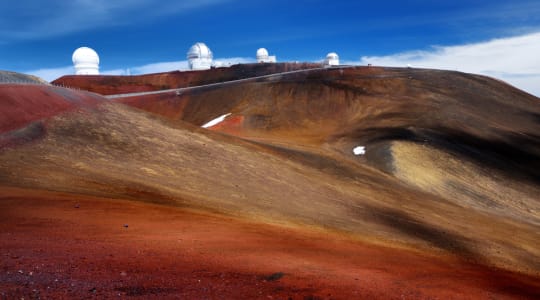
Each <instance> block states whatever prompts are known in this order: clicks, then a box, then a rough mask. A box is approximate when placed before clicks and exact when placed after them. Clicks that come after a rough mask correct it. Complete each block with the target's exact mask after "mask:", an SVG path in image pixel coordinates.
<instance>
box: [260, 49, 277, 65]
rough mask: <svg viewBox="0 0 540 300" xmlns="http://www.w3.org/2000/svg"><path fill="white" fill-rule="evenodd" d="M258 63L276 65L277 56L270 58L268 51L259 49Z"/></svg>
mask: <svg viewBox="0 0 540 300" xmlns="http://www.w3.org/2000/svg"><path fill="white" fill-rule="evenodd" d="M257 62H259V63H275V62H276V56H269V55H268V50H266V49H265V48H259V49H258V50H257Z"/></svg>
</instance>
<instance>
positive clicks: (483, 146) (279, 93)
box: [118, 67, 540, 223]
mask: <svg viewBox="0 0 540 300" xmlns="http://www.w3.org/2000/svg"><path fill="white" fill-rule="evenodd" d="M118 101H120V102H123V103H126V104H129V105H132V106H134V107H137V108H140V109H143V110H146V111H150V112H153V113H156V114H160V115H163V116H166V117H168V118H172V119H181V120H185V121H188V122H191V123H193V124H196V125H200V124H203V123H206V122H207V121H209V120H211V119H213V118H215V117H217V116H220V115H223V114H225V113H232V115H231V116H230V117H228V118H226V119H225V121H224V122H222V123H220V124H218V125H217V126H215V127H214V128H213V129H214V130H218V131H222V132H226V133H230V134H234V135H237V136H242V137H244V138H247V139H251V140H256V141H263V142H270V143H272V144H274V145H281V146H283V147H285V148H291V147H294V148H296V149H297V150H300V151H306V146H307V145H311V148H312V149H313V147H315V148H314V149H320V147H321V146H322V147H323V148H324V149H326V150H325V151H327V153H329V154H330V155H334V156H335V155H337V156H339V157H341V158H339V159H356V160H358V158H354V156H353V155H352V149H353V147H355V146H357V145H364V146H366V147H367V148H368V149H369V151H368V152H367V154H366V156H365V158H360V161H362V162H363V163H367V164H369V165H372V166H374V167H376V168H378V169H380V170H383V171H384V172H387V173H390V174H394V175H395V176H396V177H398V178H400V179H401V180H404V181H405V182H407V183H408V184H411V185H413V186H415V187H417V188H420V189H421V190H423V191H428V192H430V193H435V194H437V195H438V196H442V197H446V198H448V199H454V198H456V200H455V201H456V202H457V203H460V205H466V206H469V207H471V206H472V207H475V208H476V209H483V210H487V211H497V212H500V213H501V214H503V215H507V216H511V217H513V218H518V219H526V220H530V221H532V222H535V223H538V220H539V215H538V212H539V209H540V207H539V203H538V201H536V200H537V197H536V195H537V193H538V184H539V183H540V182H539V181H538V178H540V137H539V135H538V132H539V131H540V122H539V120H540V119H539V116H540V105H539V102H540V101H539V100H538V98H536V97H534V96H531V95H528V94H526V93H524V92H522V91H519V90H517V89H515V88H513V87H511V86H509V85H506V84H504V83H502V82H500V81H497V80H493V79H489V78H486V77H483V76H478V75H471V74H464V73H458V72H448V71H437V70H418V69H388V68H387V69H384V68H373V67H371V68H346V69H331V70H330V69H329V70H322V71H321V70H316V71H310V72H307V73H297V74H290V75H286V76H283V77H281V78H270V79H264V80H259V81H258V82H250V83H242V84H238V85H227V86H223V87H209V88H208V87H206V88H200V89H194V90H188V91H183V92H182V94H181V95H177V94H175V93H169V94H160V95H147V96H139V97H130V98H124V99H119V100H118ZM411 147H412V148H411ZM408 148H411V149H410V150H404V149H408ZM400 149H401V150H400ZM415 149H416V150H415ZM307 151H309V148H307ZM404 151H405V152H404ZM285 152H287V151H285ZM403 153H405V154H404V155H402V154H403ZM436 153H439V154H437V155H435V154H436ZM440 158H444V159H445V161H446V162H441V161H440V160H441V159H440ZM423 159H426V164H428V166H427V167H422V165H421V164H419V162H420V161H421V160H423ZM428 160H430V161H432V162H427V161H428ZM437 160H439V161H437ZM447 162H448V163H447ZM452 162H453V163H452ZM412 166H414V167H417V168H416V169H415V168H411V167H412ZM407 169H408V170H407ZM430 170H431V171H434V170H444V171H443V172H435V173H433V172H432V174H431V175H429V176H428V175H427V174H429V172H428V171H430ZM416 173H419V174H420V173H422V174H426V176H424V178H421V179H420V181H415V178H414V177H415V176H416V175H415V174H416ZM470 182H473V183H474V184H469V183H470ZM514 199H520V200H518V201H516V200H514Z"/></svg>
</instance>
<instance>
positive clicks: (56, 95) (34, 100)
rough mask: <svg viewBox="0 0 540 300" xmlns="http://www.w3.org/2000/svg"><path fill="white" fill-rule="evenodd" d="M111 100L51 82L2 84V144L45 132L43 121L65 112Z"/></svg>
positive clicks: (32, 137) (32, 138) (15, 143)
mask: <svg viewBox="0 0 540 300" xmlns="http://www.w3.org/2000/svg"><path fill="white" fill-rule="evenodd" d="M102 101H107V99H105V98H103V97H102V96H100V95H97V94H93V93H88V92H83V91H75V90H70V89H65V88H60V87H55V86H50V85H37V84H0V148H2V147H6V146H14V145H17V144H21V143H26V142H28V141H31V140H34V139H36V138H39V137H40V136H42V135H43V134H45V128H44V126H43V122H44V121H45V120H46V119H47V118H49V117H51V116H54V115H57V114H60V113H62V112H66V111H71V110H76V109H88V108H92V107H95V106H97V105H98V104H99V103H100V102H102Z"/></svg>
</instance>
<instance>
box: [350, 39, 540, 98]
mask: <svg viewBox="0 0 540 300" xmlns="http://www.w3.org/2000/svg"><path fill="white" fill-rule="evenodd" d="M539 53H540V32H538V33H532V34H527V35H522V36H517V37H510V38H502V39H494V40H491V41H487V42H481V43H474V44H467V45H459V46H434V47H433V48H432V49H431V50H428V51H420V50H418V51H408V52H402V53H397V54H392V55H387V56H364V57H362V58H361V60H360V64H364V65H365V64H372V65H381V66H400V67H404V66H407V65H409V64H410V65H412V66H413V67H419V68H435V69H447V70H457V71H462V72H468V73H477V74H484V75H488V76H492V77H495V78H498V79H502V80H504V81H506V82H508V83H510V84H512V85H514V86H516V87H518V88H520V89H522V90H525V91H527V92H529V93H531V94H534V95H536V96H540V59H539V56H538V55H539Z"/></svg>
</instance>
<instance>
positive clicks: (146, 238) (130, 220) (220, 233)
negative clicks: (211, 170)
mask: <svg viewBox="0 0 540 300" xmlns="http://www.w3.org/2000/svg"><path fill="white" fill-rule="evenodd" d="M0 191H1V193H0V195H1V196H0V240H1V241H2V242H1V243H0V251H1V256H2V259H1V260H0V297H1V298H2V299H15V298H16V299H20V298H22V297H24V298H28V299H33V298H35V299H38V298H54V299H60V298H62V299H67V298H70V299H73V298H77V299H81V298H100V299H103V298H113V297H114V298H117V297H119V296H120V297H141V296H142V297H145V298H149V297H152V298H161V299H164V298H182V299H201V298H210V299H214V298H219V299H528V298H530V299H534V298H536V299H538V297H540V282H539V281H538V280H537V278H533V277H528V276H525V275H520V274H516V273H512V272H509V271H501V270H497V269H489V268H486V267H482V266H478V265H471V264H467V263H464V262H460V261H459V260H456V259H454V258H449V257H444V256H432V255H427V254H423V253H417V252H411V251H408V250H400V249H392V248H386V247H382V246H375V245H368V244H364V243H362V242H358V241H354V240H352V239H349V238H347V237H346V236H343V235H339V234H335V233H328V232H317V231H311V230H307V229H299V228H285V227H280V226H275V225H268V224H258V223H254V222H246V221H242V220H238V219H234V218H230V217H226V216H217V215H212V214H208V213H202V212H196V211H189V210H182V209H179V208H171V207H165V206H159V205H153V204H147V203H137V202H133V201H126V200H118V199H105V198H96V197H88V196H80V195H73V194H63V193H55V192H46V191H38V190H35V191H34V190H28V189H26V190H22V189H16V188H6V187H2V188H0Z"/></svg>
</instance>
